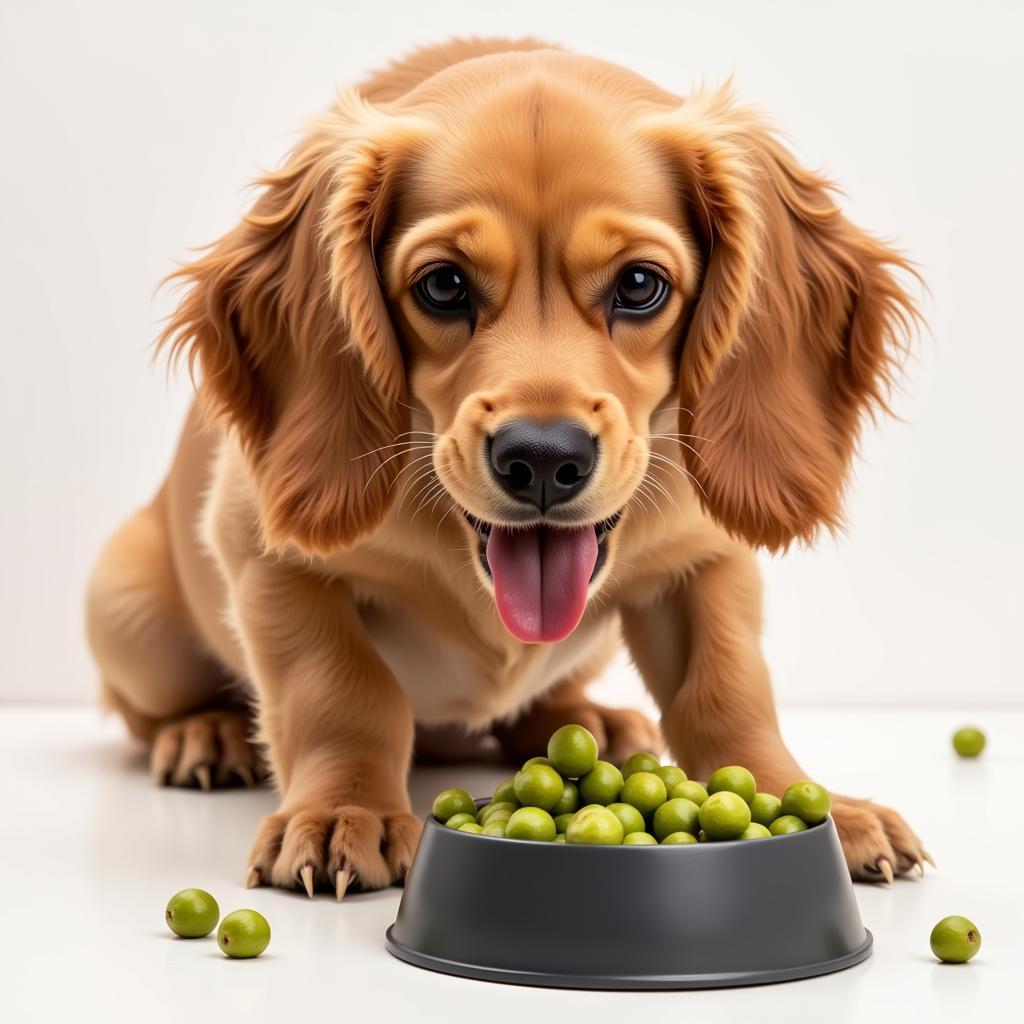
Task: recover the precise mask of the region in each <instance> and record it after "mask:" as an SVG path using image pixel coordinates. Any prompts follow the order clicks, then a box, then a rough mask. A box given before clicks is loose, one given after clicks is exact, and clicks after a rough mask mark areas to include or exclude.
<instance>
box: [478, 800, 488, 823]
mask: <svg viewBox="0 0 1024 1024" xmlns="http://www.w3.org/2000/svg"><path fill="white" fill-rule="evenodd" d="M490 807H491V805H490V804H489V803H487V804H484V805H483V807H481V808H480V810H479V811H477V812H476V823H477V824H478V825H482V824H483V823H484V822H485V821H486V820H487V811H488V810H489V809H490Z"/></svg>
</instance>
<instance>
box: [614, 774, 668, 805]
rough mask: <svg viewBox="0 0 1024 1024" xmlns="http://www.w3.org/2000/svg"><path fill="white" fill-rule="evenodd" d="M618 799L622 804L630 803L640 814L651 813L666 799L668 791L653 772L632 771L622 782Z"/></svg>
mask: <svg viewBox="0 0 1024 1024" xmlns="http://www.w3.org/2000/svg"><path fill="white" fill-rule="evenodd" d="M619 799H620V800H621V801H622V802H623V803H624V804H632V805H633V806H634V807H635V808H636V809H637V810H638V811H639V812H640V813H641V814H651V813H652V812H653V811H654V808H655V807H657V806H658V805H659V804H663V803H664V802H665V800H666V799H668V791H667V790H666V789H665V783H664V782H662V781H661V779H659V778H658V776H657V775H655V774H654V773H653V772H633V774H632V775H630V777H629V778H628V779H626V781H625V782H624V783H623V785H622V793H621V794H620V795H619Z"/></svg>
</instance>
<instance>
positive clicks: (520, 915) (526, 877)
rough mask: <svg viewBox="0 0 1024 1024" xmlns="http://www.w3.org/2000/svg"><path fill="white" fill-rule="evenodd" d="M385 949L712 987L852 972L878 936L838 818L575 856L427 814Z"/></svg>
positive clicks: (564, 977) (586, 983)
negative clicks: (722, 838)
mask: <svg viewBox="0 0 1024 1024" xmlns="http://www.w3.org/2000/svg"><path fill="white" fill-rule="evenodd" d="M485 802H486V801H480V805H481V806H482V805H483V803H485ZM386 945H387V949H388V951H389V952H391V953H392V954H393V955H394V956H396V957H398V958H399V959H400V960H405V961H406V962H408V963H411V964H415V965H416V966H417V967H426V968H428V969H429V970H432V971H442V972H444V973H446V974H458V975H461V976H463V977H467V978H477V979H481V980H484V981H504V982H514V983H517V984H521V985H555V986H561V987H566V988H605V989H673V988H714V987H719V986H724V985H756V984H761V983H764V982H772V981H790V980H793V979H796V978H809V977H812V976H813V975H816V974H827V973H829V972H831V971H840V970H842V969H843V968H845V967H852V966H853V965H854V964H857V963H860V962H861V961H862V960H864V959H865V958H866V957H868V956H869V954H870V953H871V933H870V932H869V931H867V930H866V929H865V928H864V925H863V924H862V923H861V919H860V913H859V911H858V909H857V902H856V900H855V899H854V895H853V886H852V884H851V882H850V875H849V872H848V870H847V867H846V862H845V861H844V859H843V853H842V849H841V848H840V845H839V837H838V836H837V835H836V830H835V826H834V825H833V824H832V819H831V818H829V819H828V821H826V822H824V823H823V824H821V825H818V826H816V827H814V828H811V829H808V830H807V831H806V832H797V833H795V834H793V835H788V836H778V837H775V838H773V839H761V840H750V841H745V842H733V843H701V844H699V845H692V846H572V845H565V844H562V843H537V842H525V841H523V840H519V839H498V838H494V837H491V836H483V835H474V834H472V833H467V832H457V831H455V830H453V829H448V828H445V827H444V825H442V824H441V823H440V822H438V821H436V820H435V819H434V818H433V817H429V818H428V819H427V822H426V827H425V828H424V830H423V838H422V839H421V840H420V845H419V849H418V850H417V851H416V857H415V860H414V862H413V866H412V868H411V870H410V872H409V876H408V878H407V879H406V882H405V891H404V893H403V894H402V902H401V905H400V906H399V908H398V919H397V920H396V921H395V923H394V924H393V925H392V926H391V927H390V928H389V929H388V933H387V942H386Z"/></svg>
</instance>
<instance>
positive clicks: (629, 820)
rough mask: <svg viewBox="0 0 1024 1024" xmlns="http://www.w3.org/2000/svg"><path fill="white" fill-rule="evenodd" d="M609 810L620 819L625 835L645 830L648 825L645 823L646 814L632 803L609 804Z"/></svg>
mask: <svg viewBox="0 0 1024 1024" xmlns="http://www.w3.org/2000/svg"><path fill="white" fill-rule="evenodd" d="M608 810H609V811H611V812H612V814H614V815H615V817H616V818H618V819H619V823H620V824H621V825H622V833H623V835H627V836H628V835H632V834H633V833H634V832H643V831H644V829H645V828H646V827H647V826H646V825H645V824H644V816H643V815H642V814H641V813H640V812H639V811H638V810H637V809H636V808H635V807H634V806H633V805H632V804H621V803H619V804H609V805H608Z"/></svg>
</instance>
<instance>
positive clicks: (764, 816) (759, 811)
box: [750, 793, 782, 828]
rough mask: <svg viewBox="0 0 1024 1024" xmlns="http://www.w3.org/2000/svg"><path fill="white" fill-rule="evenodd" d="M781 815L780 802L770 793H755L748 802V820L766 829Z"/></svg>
mask: <svg viewBox="0 0 1024 1024" xmlns="http://www.w3.org/2000/svg"><path fill="white" fill-rule="evenodd" d="M780 814H782V801H781V800H780V799H779V798H778V797H777V796H775V795H773V794H772V793H755V794H754V799H753V800H751V801H750V820H751V821H754V822H757V824H758V825H764V827H765V828H767V827H768V826H769V825H770V824H771V823H772V822H773V821H774V820H775V819H776V818H777V817H779V815H780Z"/></svg>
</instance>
